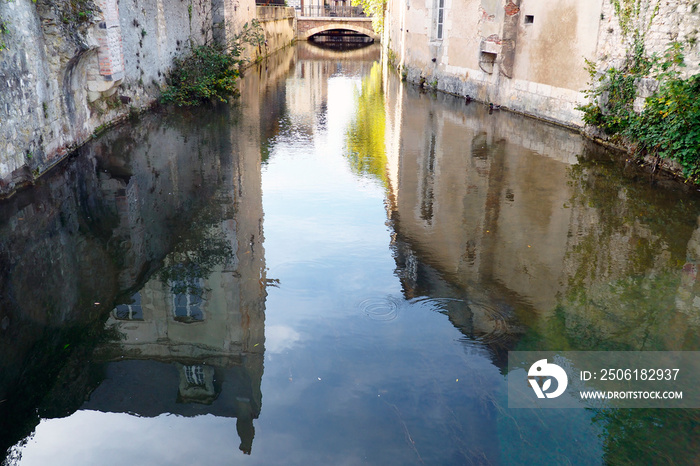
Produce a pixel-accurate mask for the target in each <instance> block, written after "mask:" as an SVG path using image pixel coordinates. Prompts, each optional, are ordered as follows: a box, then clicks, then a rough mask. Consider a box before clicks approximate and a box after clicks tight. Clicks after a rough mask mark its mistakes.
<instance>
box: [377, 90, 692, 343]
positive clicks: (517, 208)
mask: <svg viewBox="0 0 700 466" xmlns="http://www.w3.org/2000/svg"><path fill="white" fill-rule="evenodd" d="M388 86H389V87H391V86H396V84H392V83H391V82H390V83H388ZM441 100H442V101H441ZM387 107H388V109H389V111H388V112H387V113H388V114H390V115H391V114H394V113H395V114H399V115H401V117H400V119H396V120H395V121H392V131H393V133H394V138H393V139H392V138H390V140H389V142H388V143H387V148H388V149H387V150H388V153H389V156H388V159H389V162H390V163H389V166H388V167H387V174H388V176H389V180H390V186H391V199H392V206H391V210H390V215H391V219H392V221H393V224H394V229H395V232H396V237H395V239H394V244H395V247H396V248H397V251H399V253H398V254H397V261H398V273H399V275H400V276H401V277H402V279H403V282H404V287H405V292H406V293H407V295H409V296H412V295H415V294H416V293H418V294H424V293H430V290H433V289H435V288H437V287H438V285H436V284H430V283H428V282H429V281H430V280H429V279H428V278H427V277H428V276H430V274H429V273H425V274H423V275H421V270H422V269H421V268H426V267H429V268H432V269H434V270H435V271H436V272H437V275H438V276H439V277H440V279H441V280H443V281H444V282H445V283H446V284H449V285H451V286H453V287H456V288H457V289H459V290H462V291H461V292H462V293H467V294H469V295H471V296H474V295H479V294H482V295H484V294H485V295H488V296H490V297H486V298H485V299H488V300H490V301H491V304H489V305H487V308H488V309H485V310H484V311H483V312H474V311H472V313H471V314H470V316H469V320H470V322H471V329H472V331H473V332H475V335H477V336H478V335H482V336H483V335H493V333H494V332H497V331H503V329H504V326H505V327H507V329H506V330H504V331H503V333H505V334H509V335H514V334H519V333H522V331H523V330H524V329H527V333H528V334H529V337H528V338H527V339H526V340H523V341H522V342H521V344H522V345H525V346H529V345H532V344H533V338H535V337H533V335H535V334H538V336H537V338H539V339H541V340H544V341H546V342H547V343H546V344H547V345H550V347H549V348H547V349H552V348H551V346H552V345H555V346H557V347H559V348H560V349H564V348H572V349H574V348H575V349H603V346H604V347H605V348H608V349H630V350H632V349H691V348H697V337H696V335H697V334H698V309H700V307H698V306H695V307H694V304H693V302H694V301H695V300H697V301H699V302H700V298H697V297H695V291H694V290H695V287H696V286H695V283H696V280H695V274H694V272H693V270H694V266H695V262H696V260H697V259H696V258H695V257H696V256H697V253H696V249H697V248H696V247H695V246H694V245H695V242H696V241H695V240H694V239H695V238H696V237H697V236H698V233H697V228H698V227H697V224H696V221H695V218H696V212H697V210H695V209H697V199H695V198H692V197H691V198H687V199H686V200H685V202H684V203H678V202H677V201H676V199H677V197H678V196H677V193H674V192H673V191H669V190H650V189H648V187H647V186H645V185H643V184H640V183H635V182H634V180H632V179H628V178H625V177H624V176H622V175H619V174H616V173H618V171H617V168H616V167H613V166H612V162H610V161H609V160H608V161H607V162H606V161H605V160H602V159H600V156H599V155H597V154H596V151H595V150H594V149H593V148H592V147H590V146H588V145H587V144H586V143H585V142H584V140H583V139H582V138H579V137H578V135H576V134H573V133H570V132H567V131H564V130H561V129H558V128H555V127H552V126H548V125H543V124H540V123H538V122H534V121H529V120H527V119H525V118H521V117H519V116H517V115H512V114H506V113H504V112H494V113H493V114H489V113H488V111H487V109H486V108H485V107H484V106H482V105H479V104H469V105H468V104H466V103H464V101H459V100H457V99H452V98H449V97H448V98H435V97H433V96H429V95H427V94H423V93H420V92H419V91H418V90H417V89H415V88H405V89H404V88H401V89H398V88H396V89H394V90H393V91H392V92H387ZM395 108H399V109H402V110H400V111H398V112H394V109H395ZM407 108H410V109H411V111H405V109H407ZM396 133H400V135H401V136H400V138H397V137H396V136H395V134H396ZM579 158H580V160H581V163H579V162H578V161H579ZM587 160H590V162H587ZM562 180H569V181H568V183H562ZM688 219H692V220H691V221H688ZM422 276H425V278H423V279H422V278H421V277H422ZM453 294H454V293H453ZM494 296H496V297H498V298H497V299H496V298H494ZM494 299H496V301H497V302H498V303H500V304H497V303H496V302H494ZM511 311H512V312H511ZM662 322H663V323H662ZM555 324H556V325H557V326H558V328H557V330H556V331H554V330H551V331H550V330H548V329H549V328H550V327H551V326H552V325H555ZM523 325H524V326H523ZM497 329H498V330H497ZM550 333H552V334H550ZM545 334H546V335H545ZM530 337H533V338H530ZM518 340H520V338H518ZM601 345H602V346H601Z"/></svg>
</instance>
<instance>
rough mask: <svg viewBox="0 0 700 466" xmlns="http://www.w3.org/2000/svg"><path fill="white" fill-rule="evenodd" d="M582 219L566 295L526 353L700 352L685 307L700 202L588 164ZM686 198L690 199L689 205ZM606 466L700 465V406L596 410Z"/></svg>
mask: <svg viewBox="0 0 700 466" xmlns="http://www.w3.org/2000/svg"><path fill="white" fill-rule="evenodd" d="M570 185H571V187H572V193H573V194H572V196H571V199H570V201H569V205H568V206H569V207H571V208H572V209H573V210H574V212H575V213H576V214H575V215H574V223H573V226H574V227H577V228H573V227H572V229H571V230H570V231H569V238H570V239H569V245H568V252H567V256H566V262H567V269H568V270H567V275H568V283H567V287H566V291H565V292H564V293H563V295H562V296H561V297H560V299H559V303H558V306H557V308H556V309H555V310H554V312H552V313H551V315H550V317H549V318H547V319H545V321H544V322H542V323H540V324H539V325H537V326H536V328H531V329H530V331H529V332H528V333H527V334H526V335H525V336H524V338H523V339H522V340H521V341H520V343H519V345H518V348H517V349H518V350H538V349H541V350H552V349H554V350H571V351H574V350H578V351H581V350H583V351H612V350H623V351H629V350H646V351H648V350H652V351H653V350H656V351H662V350H669V349H673V350H697V349H699V348H700V335H699V334H698V333H699V332H698V327H697V326H696V325H694V324H693V323H692V322H691V321H690V320H689V319H688V316H687V315H686V314H684V313H683V312H682V310H681V309H679V290H681V289H682V288H683V286H684V282H686V281H688V280H690V281H693V282H694V281H695V278H694V276H693V277H687V275H688V274H689V273H691V272H689V271H691V270H694V269H695V266H696V264H695V261H697V260H698V258H691V257H690V256H691V255H692V254H691V253H690V250H689V244H688V241H689V239H690V238H691V236H692V234H693V230H694V229H696V228H697V225H696V221H697V220H696V219H697V212H698V210H697V201H696V200H694V199H693V198H691V197H689V196H678V194H677V193H674V192H670V191H668V190H666V189H654V190H650V189H649V187H648V185H646V184H645V183H640V182H638V181H636V180H629V179H625V178H624V177H622V176H620V175H619V173H618V167H615V166H613V165H612V164H605V163H600V161H584V162H583V163H581V164H579V165H576V166H574V167H572V168H571V171H570ZM679 199H680V200H679ZM593 421H594V423H595V424H597V425H600V426H601V427H602V428H603V429H604V431H605V434H604V436H603V437H604V444H603V451H604V456H603V458H602V462H603V463H605V464H615V465H636V464H679V465H681V464H699V461H700V457H698V453H697V439H698V438H700V412H699V410H695V409H596V410H594V417H593Z"/></svg>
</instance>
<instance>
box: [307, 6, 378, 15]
mask: <svg viewBox="0 0 700 466" xmlns="http://www.w3.org/2000/svg"><path fill="white" fill-rule="evenodd" d="M301 16H304V17H330V18H333V17H338V18H364V17H365V16H366V15H365V12H364V11H363V10H362V7H361V6H350V5H304V8H302V10H301Z"/></svg>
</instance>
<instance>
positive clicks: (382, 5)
mask: <svg viewBox="0 0 700 466" xmlns="http://www.w3.org/2000/svg"><path fill="white" fill-rule="evenodd" d="M351 3H352V6H361V7H362V10H363V11H364V12H365V14H366V15H367V16H369V17H371V18H372V27H373V28H374V31H375V32H376V33H377V34H381V33H382V31H384V10H385V9H386V0H352V1H351Z"/></svg>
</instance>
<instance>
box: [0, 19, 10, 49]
mask: <svg viewBox="0 0 700 466" xmlns="http://www.w3.org/2000/svg"><path fill="white" fill-rule="evenodd" d="M6 34H8V29H7V21H5V20H4V19H2V18H0V52H2V51H3V50H5V49H6V48H7V44H6V43H5V38H4V36H5V35H6Z"/></svg>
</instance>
